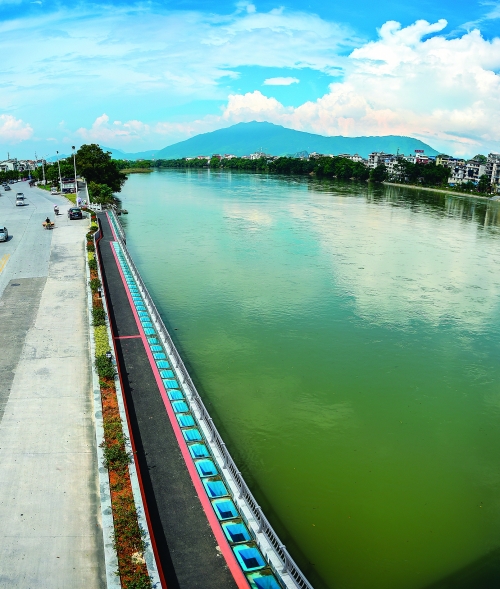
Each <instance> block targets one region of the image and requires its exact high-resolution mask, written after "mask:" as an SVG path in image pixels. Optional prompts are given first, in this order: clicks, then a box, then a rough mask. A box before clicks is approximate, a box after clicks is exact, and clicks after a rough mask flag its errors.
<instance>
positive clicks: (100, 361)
mask: <svg viewBox="0 0 500 589" xmlns="http://www.w3.org/2000/svg"><path fill="white" fill-rule="evenodd" d="M95 367H96V369H97V374H98V375H99V376H102V378H114V377H115V367H114V366H113V363H112V362H111V360H110V359H109V358H107V357H106V355H100V356H96V357H95Z"/></svg>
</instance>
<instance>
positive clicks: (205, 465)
mask: <svg viewBox="0 0 500 589" xmlns="http://www.w3.org/2000/svg"><path fill="white" fill-rule="evenodd" d="M195 466H196V470H197V471H198V474H199V475H200V477H214V476H215V475H217V474H218V473H217V469H216V468H215V464H214V463H213V462H212V461H211V460H198V462H195ZM223 495H227V493H223ZM218 497H222V495H218Z"/></svg>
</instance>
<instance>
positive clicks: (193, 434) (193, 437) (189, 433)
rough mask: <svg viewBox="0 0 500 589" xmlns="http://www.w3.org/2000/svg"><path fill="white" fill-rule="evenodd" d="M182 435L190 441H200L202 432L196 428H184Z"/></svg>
mask: <svg viewBox="0 0 500 589" xmlns="http://www.w3.org/2000/svg"><path fill="white" fill-rule="evenodd" d="M182 435H183V436H184V439H185V440H187V441H188V442H199V441H200V440H201V435H200V432H199V431H198V430H197V429H195V428H193V429H183V430H182Z"/></svg>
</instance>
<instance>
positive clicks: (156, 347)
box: [149, 342, 163, 352]
mask: <svg viewBox="0 0 500 589" xmlns="http://www.w3.org/2000/svg"><path fill="white" fill-rule="evenodd" d="M149 343H151V342H149ZM162 349H163V348H162V347H161V346H151V351H152V352H161V351H162Z"/></svg>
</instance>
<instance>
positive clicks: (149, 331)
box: [144, 327, 156, 335]
mask: <svg viewBox="0 0 500 589" xmlns="http://www.w3.org/2000/svg"><path fill="white" fill-rule="evenodd" d="M144 333H145V334H146V335H154V334H155V333H156V332H155V330H154V329H151V328H150V327H146V329H145V330H144Z"/></svg>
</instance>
